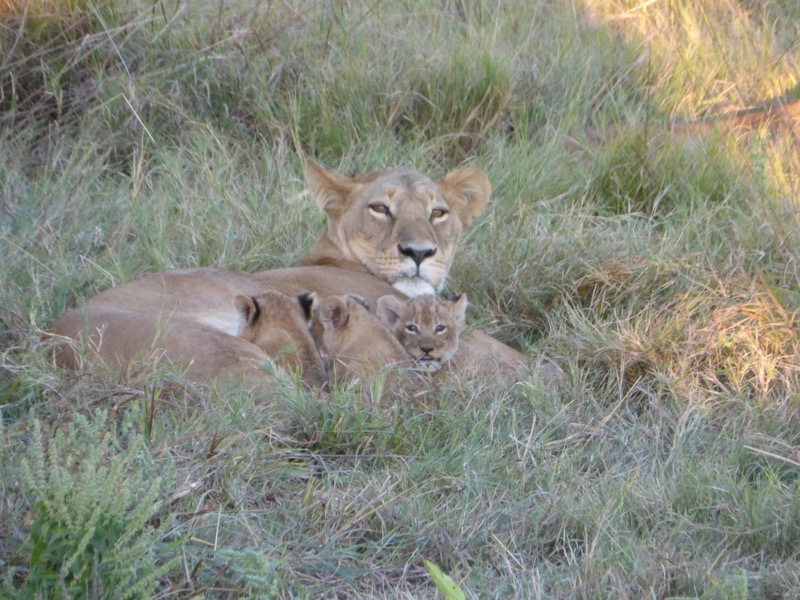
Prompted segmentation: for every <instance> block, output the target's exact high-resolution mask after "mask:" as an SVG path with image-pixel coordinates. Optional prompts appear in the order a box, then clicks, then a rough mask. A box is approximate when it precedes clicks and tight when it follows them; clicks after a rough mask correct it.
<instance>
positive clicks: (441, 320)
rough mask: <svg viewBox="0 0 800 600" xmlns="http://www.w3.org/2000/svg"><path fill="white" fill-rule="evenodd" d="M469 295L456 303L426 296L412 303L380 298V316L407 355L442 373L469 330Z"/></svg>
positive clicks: (457, 299)
mask: <svg viewBox="0 0 800 600" xmlns="http://www.w3.org/2000/svg"><path fill="white" fill-rule="evenodd" d="M466 310H467V296H466V294H461V295H460V296H458V297H457V298H455V299H454V300H444V299H442V298H439V297H438V296H433V295H429V294H425V295H422V296H416V297H414V298H410V299H408V300H405V301H403V300H400V299H398V298H397V297H395V296H382V297H381V298H379V299H378V306H377V313H378V317H379V318H380V319H381V320H382V321H383V322H384V323H386V325H387V327H389V329H390V330H392V331H393V332H394V335H395V337H397V340H398V341H399V342H400V344H401V345H402V346H403V348H405V350H406V352H407V353H408V354H409V355H410V356H411V357H412V358H413V359H414V360H416V361H417V363H418V364H419V365H420V366H421V367H423V368H424V369H425V370H428V371H438V370H439V369H440V368H441V367H442V366H443V365H444V364H446V363H447V362H449V361H450V359H452V358H453V356H455V353H456V350H458V338H459V335H460V334H461V332H462V331H463V330H464V328H465V327H466V317H465V313H466Z"/></svg>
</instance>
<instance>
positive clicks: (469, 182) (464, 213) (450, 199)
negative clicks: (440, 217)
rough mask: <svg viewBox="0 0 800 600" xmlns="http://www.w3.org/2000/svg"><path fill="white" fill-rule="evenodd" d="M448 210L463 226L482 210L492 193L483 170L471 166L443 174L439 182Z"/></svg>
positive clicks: (490, 185) (467, 224)
mask: <svg viewBox="0 0 800 600" xmlns="http://www.w3.org/2000/svg"><path fill="white" fill-rule="evenodd" d="M439 187H440V188H441V190H442V194H444V198H445V200H446V201H447V205H448V206H449V207H450V210H451V211H453V213H454V214H455V215H457V216H458V218H459V219H460V221H461V225H462V226H463V227H467V226H469V224H470V223H472V220H473V219H474V218H475V217H477V216H478V215H479V214H481V213H482V212H483V209H485V208H486V205H487V204H488V203H489V196H491V195H492V184H491V183H490V182H489V178H488V177H486V175H484V174H483V171H479V170H478V169H473V168H465V169H458V170H456V171H451V172H450V173H448V174H447V175H445V176H444V179H442V181H441V182H440V183H439Z"/></svg>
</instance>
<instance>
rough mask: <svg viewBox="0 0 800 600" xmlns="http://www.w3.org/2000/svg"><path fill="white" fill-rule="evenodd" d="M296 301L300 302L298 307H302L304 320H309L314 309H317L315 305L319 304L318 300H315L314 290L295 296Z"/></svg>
mask: <svg viewBox="0 0 800 600" xmlns="http://www.w3.org/2000/svg"><path fill="white" fill-rule="evenodd" d="M297 301H298V302H299V303H300V308H302V309H303V314H304V315H305V317H306V321H310V320H311V318H312V317H313V316H314V311H315V310H316V309H317V306H318V305H319V300H317V295H316V294H315V293H314V292H308V293H306V294H300V295H299V296H298V297H297Z"/></svg>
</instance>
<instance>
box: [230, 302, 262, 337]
mask: <svg viewBox="0 0 800 600" xmlns="http://www.w3.org/2000/svg"><path fill="white" fill-rule="evenodd" d="M233 304H234V305H235V306H236V310H237V311H238V312H239V333H240V334H241V333H242V331H244V329H245V328H247V327H249V326H251V325H253V323H255V322H256V320H257V319H258V316H259V314H260V313H261V307H260V306H259V305H258V302H257V301H256V299H255V298H254V297H252V296H241V295H239V296H236V297H235V298H234V299H233Z"/></svg>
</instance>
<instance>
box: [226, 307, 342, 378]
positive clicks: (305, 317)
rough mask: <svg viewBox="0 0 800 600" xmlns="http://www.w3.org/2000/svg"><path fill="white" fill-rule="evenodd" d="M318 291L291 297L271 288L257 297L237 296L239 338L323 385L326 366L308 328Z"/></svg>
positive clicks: (282, 364)
mask: <svg viewBox="0 0 800 600" xmlns="http://www.w3.org/2000/svg"><path fill="white" fill-rule="evenodd" d="M317 302H318V301H317V297H316V294H314V293H313V292H312V293H308V294H301V295H299V296H288V295H287V294H284V293H282V292H278V291H268V292H264V293H262V294H259V295H257V296H242V295H239V296H236V297H235V298H234V299H233V303H234V305H235V306H236V310H237V311H238V313H239V327H238V337H240V338H242V339H244V340H246V341H248V342H250V343H251V344H253V345H255V346H257V347H258V348H260V349H261V350H263V351H264V352H266V353H267V355H269V356H270V357H272V358H273V359H275V361H276V363H277V364H279V365H280V366H282V367H283V368H284V369H287V370H288V371H289V372H293V371H295V370H297V369H299V370H300V372H301V373H302V378H303V380H304V381H307V382H310V383H312V384H316V385H320V384H323V383H325V382H326V381H327V375H326V368H325V364H324V362H323V360H322V357H321V356H320V354H319V351H318V349H317V346H316V343H315V341H314V339H313V338H312V337H311V333H310V332H309V330H308V327H309V324H310V322H311V318H312V315H313V312H314V309H315V307H316V305H317Z"/></svg>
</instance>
